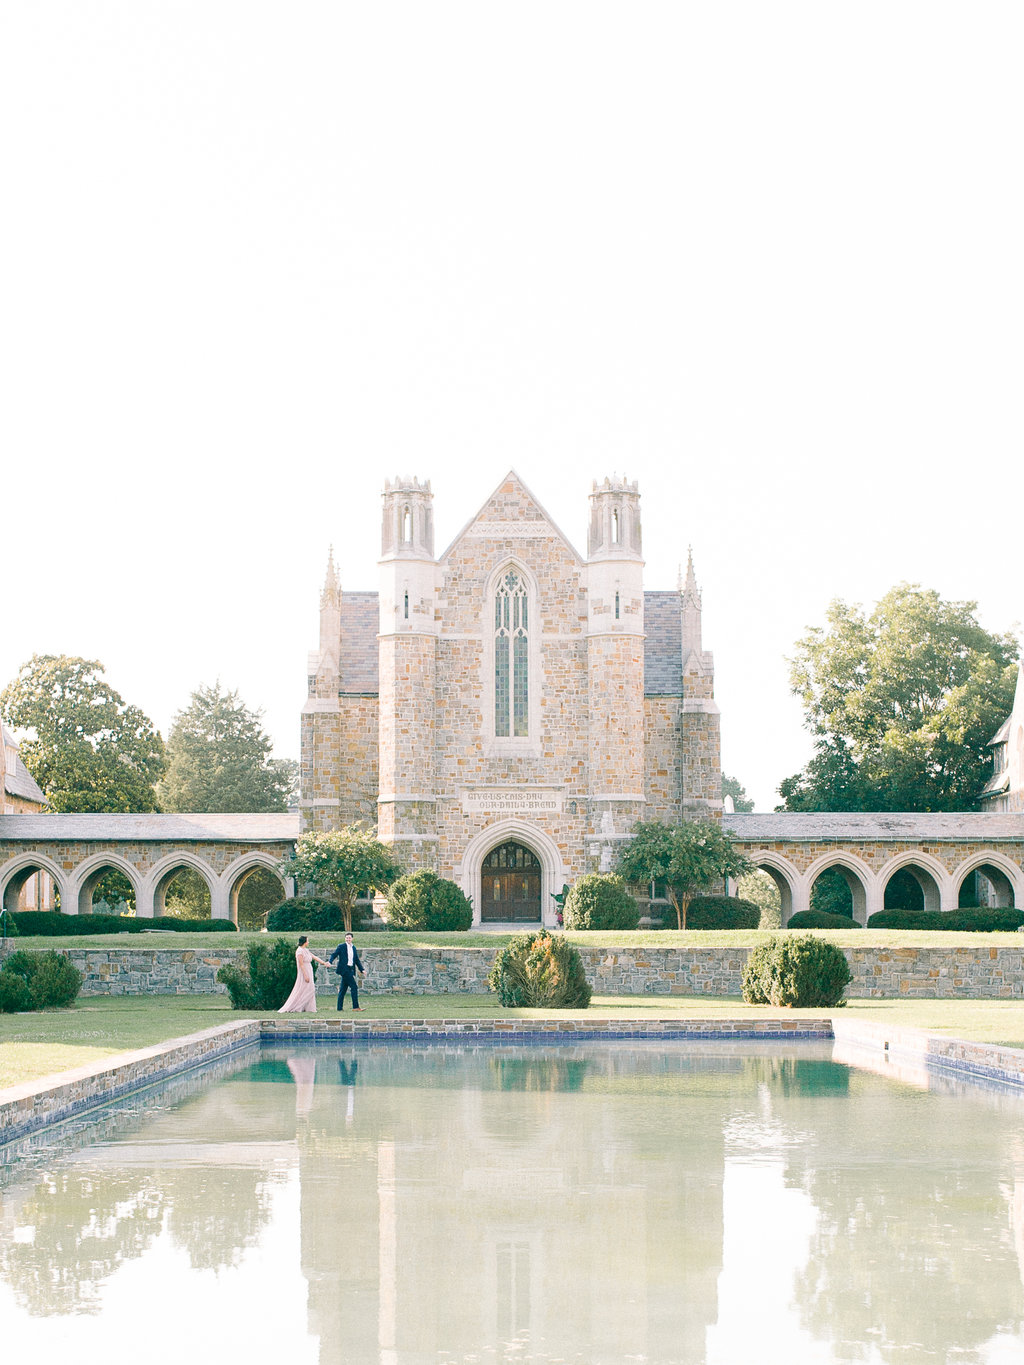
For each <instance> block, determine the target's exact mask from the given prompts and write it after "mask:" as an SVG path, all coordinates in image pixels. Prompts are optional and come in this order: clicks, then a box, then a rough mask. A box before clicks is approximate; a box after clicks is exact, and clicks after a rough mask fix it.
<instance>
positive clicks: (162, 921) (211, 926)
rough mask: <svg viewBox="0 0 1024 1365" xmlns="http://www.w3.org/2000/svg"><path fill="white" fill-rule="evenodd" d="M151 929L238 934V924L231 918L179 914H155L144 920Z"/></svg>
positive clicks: (192, 932) (187, 932)
mask: <svg viewBox="0 0 1024 1365" xmlns="http://www.w3.org/2000/svg"><path fill="white" fill-rule="evenodd" d="M142 923H143V924H145V925H146V927H147V928H149V929H174V930H176V931H177V932H179V933H184V934H237V933H238V925H237V924H235V923H234V922H233V921H232V920H229V919H179V918H178V916H177V915H154V916H153V918H152V919H151V920H143V921H142Z"/></svg>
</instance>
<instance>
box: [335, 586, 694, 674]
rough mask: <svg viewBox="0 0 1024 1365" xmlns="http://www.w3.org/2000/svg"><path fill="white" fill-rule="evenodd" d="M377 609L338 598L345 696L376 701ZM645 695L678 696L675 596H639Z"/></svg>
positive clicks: (371, 601)
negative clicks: (364, 696)
mask: <svg viewBox="0 0 1024 1365" xmlns="http://www.w3.org/2000/svg"><path fill="white" fill-rule="evenodd" d="M378 619H379V618H378V606H377V594H376V593H375V592H347V593H345V594H344V595H343V596H342V599H341V686H340V688H339V691H340V692H341V693H342V694H343V695H345V694H351V693H359V694H369V695H370V696H377V694H378V692H379V690H380V682H379V676H378V653H377V631H378ZM644 628H645V630H646V632H647V641H646V643H645V646H644V692H645V694H646V695H647V696H651V697H680V696H682V693H683V661H682V656H681V652H680V651H681V649H682V615H681V612H680V606H679V594H678V592H645V593H644Z"/></svg>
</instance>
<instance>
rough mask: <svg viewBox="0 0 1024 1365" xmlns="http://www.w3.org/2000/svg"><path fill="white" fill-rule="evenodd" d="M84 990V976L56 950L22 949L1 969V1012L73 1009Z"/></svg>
mask: <svg viewBox="0 0 1024 1365" xmlns="http://www.w3.org/2000/svg"><path fill="white" fill-rule="evenodd" d="M81 989H82V973H81V972H80V971H79V970H78V968H77V967H75V966H73V965H72V963H71V962H69V960H68V959H67V957H66V956H65V955H64V954H63V953H58V952H56V951H55V950H54V949H53V948H49V949H47V951H46V952H43V953H34V952H31V951H30V950H28V949H25V948H20V949H19V950H18V951H17V952H16V953H12V954H11V956H10V957H9V958H8V959H7V961H6V962H5V963H4V965H3V968H2V969H0V1011H3V1012H4V1013H5V1014H15V1013H21V1012H23V1011H25V1010H45V1009H52V1008H62V1007H64V1006H67V1005H70V1004H71V1002H72V1001H73V1000H74V999H75V998H76V997H77V995H78V992H79V991H80V990H81Z"/></svg>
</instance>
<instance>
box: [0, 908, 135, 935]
mask: <svg viewBox="0 0 1024 1365" xmlns="http://www.w3.org/2000/svg"><path fill="white" fill-rule="evenodd" d="M14 918H15V920H16V922H17V925H18V933H19V934H22V935H24V937H26V938H34V937H35V936H36V935H38V936H39V937H40V938H73V937H81V936H83V935H85V934H142V933H144V932H145V931H146V929H148V928H149V925H150V923H151V921H150V920H144V919H136V918H135V916H134V915H65V914H63V913H62V912H61V911H60V910H19V911H18V913H17V915H15V917H14Z"/></svg>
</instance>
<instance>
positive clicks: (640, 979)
mask: <svg viewBox="0 0 1024 1365" xmlns="http://www.w3.org/2000/svg"><path fill="white" fill-rule="evenodd" d="M981 937H982V936H981V935H979V938H981ZM1021 937H1022V939H1024V935H1022V936H1021ZM55 946H57V945H56V944H55ZM61 946H62V949H63V951H66V952H67V954H68V956H69V957H70V958H71V961H72V962H73V963H74V964H75V966H76V967H77V968H78V969H79V971H80V972H82V974H83V976H84V977H85V983H84V985H83V987H82V994H83V995H214V994H223V993H224V987H223V986H220V985H218V983H217V971H218V969H219V968H220V967H221V966H223V965H224V964H226V963H230V962H234V961H235V959H236V957H237V955H238V950H237V949H234V948H221V947H217V948H213V949H206V948H201V949H200V948H195V949H188V948H186V949H181V948H134V947H132V948H75V947H74V946H66V947H65V946H64V945H61ZM362 951H363V955H364V961H365V962H366V965H367V969H368V974H367V978H366V989H367V991H368V992H369V993H370V994H390V993H392V992H400V993H402V994H407V995H446V994H456V995H485V994H486V993H487V990H488V987H487V973H488V972H489V971H490V968H491V963H492V962H493V960H494V954H495V951H496V950H495V949H493V948H373V947H372V946H368V945H367V943H366V940H364V942H363V949H362ZM580 951H581V952H582V955H583V961H584V965H585V967H586V972H587V978H588V980H589V981H590V982H591V984H592V985H593V987H594V990H595V992H596V994H598V995H709V996H728V995H733V996H738V995H739V994H740V993H741V982H742V977H743V967H744V964H745V963H746V960H747V954H748V952H749V949H747V948H707V947H701V948H659V947H650V948H628V949H627V948H622V949H618V948H582V949H581V950H580ZM844 952H845V954H846V958H847V961H848V962H849V963H850V968H851V971H852V972H853V981H852V982H851V985H850V988H849V990H848V991H847V995H848V997H849V998H850V999H865V998H869V997H880V998H911V997H913V998H917V999H955V998H957V997H959V998H962V999H970V998H973V999H980V1000H996V999H1011V998H1020V997H1021V996H1024V942H1022V943H1021V945H1020V947H1018V946H1017V945H1016V944H1013V945H1012V946H1007V945H999V946H992V945H990V944H987V943H985V942H979V943H978V944H977V945H975V944H971V945H969V946H964V947H952V946H951V947H948V948H946V947H937V948H900V947H873V948H872V947H864V948H846V949H844ZM2 956H3V955H2V954H0V958H2ZM337 982H338V978H337V976H336V975H335V974H334V973H333V972H325V971H324V970H323V969H321V970H320V973H319V981H318V993H319V994H320V995H324V996H326V995H330V994H332V993H334V992H335V991H336V990H337Z"/></svg>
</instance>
